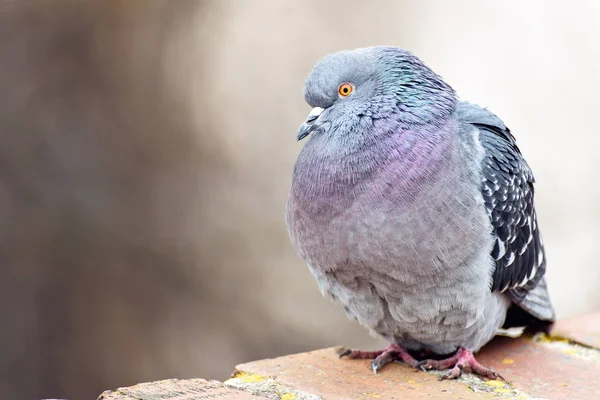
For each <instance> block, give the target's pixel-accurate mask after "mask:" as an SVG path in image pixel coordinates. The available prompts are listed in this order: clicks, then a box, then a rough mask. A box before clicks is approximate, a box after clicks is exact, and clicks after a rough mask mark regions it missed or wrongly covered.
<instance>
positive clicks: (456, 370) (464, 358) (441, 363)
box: [416, 347, 504, 380]
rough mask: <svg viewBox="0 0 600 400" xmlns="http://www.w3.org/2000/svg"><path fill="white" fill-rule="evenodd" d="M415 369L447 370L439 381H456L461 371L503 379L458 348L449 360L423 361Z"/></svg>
mask: <svg viewBox="0 0 600 400" xmlns="http://www.w3.org/2000/svg"><path fill="white" fill-rule="evenodd" d="M416 368H420V369H422V370H430V369H436V370H443V369H449V371H448V372H447V373H446V374H444V375H442V377H441V378H440V380H444V379H456V378H458V377H459V376H461V375H462V372H463V370H467V372H468V371H471V372H473V373H474V374H477V375H480V376H483V377H484V378H488V379H502V380H504V378H503V377H502V376H501V375H500V374H499V373H497V372H494V371H492V370H491V369H489V368H487V367H484V366H483V365H481V364H480V363H479V362H478V361H477V360H476V359H475V356H474V355H473V352H472V351H471V350H467V349H465V348H463V347H460V348H459V349H458V351H457V352H456V354H454V355H453V356H452V357H450V358H446V359H444V360H423V361H420V362H418V363H417V365H416Z"/></svg>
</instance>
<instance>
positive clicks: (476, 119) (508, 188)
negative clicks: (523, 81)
mask: <svg viewBox="0 0 600 400" xmlns="http://www.w3.org/2000/svg"><path fill="white" fill-rule="evenodd" d="M457 116H458V118H459V120H460V121H462V122H466V123H469V124H471V125H473V126H475V127H476V128H477V129H478V130H479V142H480V144H481V146H482V147H483V153H484V156H483V160H482V165H481V172H482V186H481V191H482V194H483V199H484V201H485V207H486V210H487V212H488V214H489V216H490V221H491V225H492V234H493V237H494V247H493V250H492V257H493V259H494V260H495V261H496V268H495V270H494V275H493V284H492V291H498V292H502V293H505V294H507V295H508V296H509V297H510V298H511V299H512V301H513V302H514V303H515V304H517V305H518V306H519V307H521V308H522V309H523V310H525V311H526V312H527V313H529V314H531V315H533V316H534V317H536V318H538V319H541V320H544V321H552V320H554V310H553V308H552V304H551V303H550V299H549V297H548V292H547V290H546V284H545V281H544V274H545V272H546V257H545V253H544V246H543V244H542V239H541V236H540V232H539V229H538V225H537V218H536V214H535V208H534V205H533V194H534V189H533V183H534V177H533V173H532V172H531V169H530V168H529V166H528V165H527V162H526V161H525V159H524V158H523V156H522V155H521V152H520V151H519V148H518V147H517V144H516V142H515V138H514V137H513V136H512V135H511V133H510V131H509V129H508V128H507V127H506V126H505V125H504V123H503V122H502V121H501V120H500V119H499V118H498V117H496V116H495V115H494V114H492V113H491V112H489V111H488V110H485V109H483V108H481V107H478V106H475V105H473V104H469V103H461V104H460V105H459V107H458V109H457Z"/></svg>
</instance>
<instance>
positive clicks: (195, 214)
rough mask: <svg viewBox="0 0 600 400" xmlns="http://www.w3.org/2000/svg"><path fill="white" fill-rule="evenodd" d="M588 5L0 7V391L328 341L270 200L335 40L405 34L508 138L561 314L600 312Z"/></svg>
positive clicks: (391, 39)
mask: <svg viewBox="0 0 600 400" xmlns="http://www.w3.org/2000/svg"><path fill="white" fill-rule="evenodd" d="M599 38H600V1H585V0H582V1H579V2H563V1H545V0H536V1H528V2H520V1H517V0H511V1H506V0H502V1H500V0H496V1H488V2H480V1H478V0H470V1H466V0H462V1H454V2H422V1H418V0H413V1H373V2H362V1H348V0H336V1H329V2H321V1H317V0H314V1H302V2H282V1H277V0H271V1H268V0H262V1H258V0H253V1H250V0H247V1H242V0H239V1H238V0H236V1H234V0H229V1H224V0H213V1H188V0H180V1H167V0H165V1H156V0H145V1H142V0H122V1H116V0H106V1H101V0H76V1H75V0H62V1H54V2H50V1H45V0H39V1H32V0H21V1H9V0H4V1H1V2H0V221H1V224H0V262H1V270H0V271H1V272H0V318H1V328H0V398H2V399H33V398H40V397H52V396H53V397H65V398H69V399H71V400H73V399H88V398H89V399H92V398H95V397H96V396H97V395H98V394H99V393H100V392H101V391H102V390H104V389H110V388H115V387H118V386H126V385H131V384H134V383H137V382H140V381H149V380H156V379H161V378H168V377H204V378H217V379H225V378H227V377H228V376H229V374H230V373H231V372H232V371H233V368H234V366H235V365H236V363H240V362H243V361H249V360H253V359H259V358H265V357H274V356H278V355H283V354H286V353H291V352H299V351H306V350H311V349H315V348H320V347H324V346H333V345H339V344H344V345H347V346H354V347H364V348H374V347H377V346H378V343H377V341H376V340H375V339H373V338H370V337H369V335H368V334H367V332H366V331H365V330H363V329H362V328H361V327H360V326H358V325H357V324H356V323H354V322H351V321H349V320H347V318H346V317H345V315H344V314H343V312H342V310H341V309H340V308H339V307H337V306H336V305H334V304H333V303H331V302H329V301H328V300H326V299H324V298H322V297H321V295H320V293H319V291H318V289H317V286H316V284H315V282H314V281H313V278H312V276H311V275H310V274H309V272H308V270H307V268H306V267H305V266H304V263H303V262H302V261H301V260H300V259H299V258H298V257H297V256H296V254H295V252H294V250H293V248H292V246H291V245H290V243H289V241H288V237H287V232H286V229H285V224H284V208H285V202H286V198H287V191H288V188H289V184H290V177H291V170H292V166H293V163H294V160H295V157H296V154H297V153H298V151H299V150H300V148H301V145H302V144H299V143H296V141H295V132H296V129H297V128H298V126H299V124H300V123H301V122H302V121H303V120H304V118H305V117H306V115H307V113H308V111H309V107H308V105H306V104H305V103H304V100H303V98H302V86H303V82H304V79H305V77H306V75H307V74H308V73H309V72H310V70H311V68H312V66H313V65H314V63H315V62H317V61H318V60H319V59H320V58H321V57H322V56H324V55H325V54H326V53H329V52H333V51H337V50H340V49H347V48H356V47H362V46H368V45H376V44H389V45H396V46H401V47H404V48H407V49H410V50H412V51H413V52H415V53H416V54H417V55H419V56H420V57H421V58H422V59H423V60H425V62H426V63H428V64H429V65H430V66H431V67H432V68H433V69H434V70H435V71H436V72H438V73H439V74H441V75H442V76H443V77H444V78H445V79H446V80H447V81H448V82H449V83H450V84H451V85H452V86H453V87H454V88H455V89H457V91H458V93H459V95H460V96H461V97H462V98H464V99H469V100H471V101H473V102H476V103H479V104H481V105H484V106H487V107H490V108H491V109H492V110H493V111H494V112H496V113H497V114H498V115H500V116H501V117H502V118H503V119H504V120H505V121H506V123H507V124H508V125H509V126H510V128H511V129H512V131H513V133H514V134H515V135H516V137H517V139H518V142H519V144H520V147H521V150H522V151H523V153H524V154H525V155H526V157H527V159H528V161H529V163H530V165H531V166H532V168H533V169H534V171H535V173H536V178H537V187H536V194H537V207H538V216H539V219H540V225H541V227H542V231H543V234H544V241H545V243H546V244H547V249H548V250H547V252H548V258H549V269H548V282H549V286H550V291H551V294H552V296H553V298H554V303H555V306H556V311H557V313H558V316H559V317H566V316H570V315H576V314H581V313H586V312H590V311H592V310H598V309H599V308H600V291H599V290H598V289H599V286H600V265H599V264H600V263H599V261H598V257H597V250H596V248H595V246H596V244H597V241H598V239H599V237H600V224H599V223H598V222H599V221H600V188H599V185H598V170H599V168H600V157H598V150H597V149H598V147H599V146H600V135H598V128H597V126H598V122H597V117H598V115H599V114H600V105H599V104H600V103H599V102H598V93H599V92H600V40H599Z"/></svg>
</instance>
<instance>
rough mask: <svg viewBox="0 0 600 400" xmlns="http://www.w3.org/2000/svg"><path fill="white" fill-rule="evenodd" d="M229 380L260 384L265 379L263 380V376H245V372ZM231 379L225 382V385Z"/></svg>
mask: <svg viewBox="0 0 600 400" xmlns="http://www.w3.org/2000/svg"><path fill="white" fill-rule="evenodd" d="M231 379H241V380H242V381H244V382H246V383H252V382H261V381H264V380H265V379H267V378H265V377H264V376H260V375H258V374H247V373H245V372H238V373H236V374H235V375H234V377H233V378H231ZM231 379H228V380H227V381H225V383H227V382H228V381H230V380H231Z"/></svg>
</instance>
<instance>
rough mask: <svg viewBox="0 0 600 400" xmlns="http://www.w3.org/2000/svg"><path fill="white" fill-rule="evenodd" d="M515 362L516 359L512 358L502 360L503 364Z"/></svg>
mask: <svg viewBox="0 0 600 400" xmlns="http://www.w3.org/2000/svg"><path fill="white" fill-rule="evenodd" d="M514 362H515V360H512V359H510V358H505V359H504V360H502V364H512V363H514Z"/></svg>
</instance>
